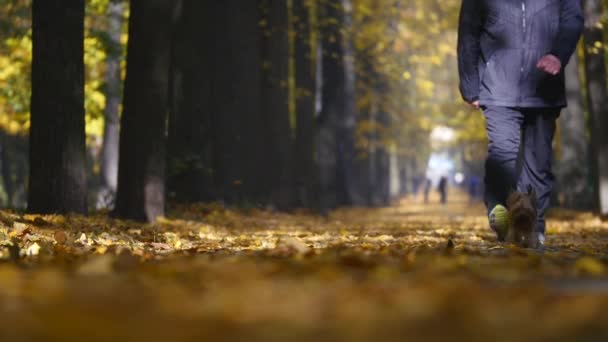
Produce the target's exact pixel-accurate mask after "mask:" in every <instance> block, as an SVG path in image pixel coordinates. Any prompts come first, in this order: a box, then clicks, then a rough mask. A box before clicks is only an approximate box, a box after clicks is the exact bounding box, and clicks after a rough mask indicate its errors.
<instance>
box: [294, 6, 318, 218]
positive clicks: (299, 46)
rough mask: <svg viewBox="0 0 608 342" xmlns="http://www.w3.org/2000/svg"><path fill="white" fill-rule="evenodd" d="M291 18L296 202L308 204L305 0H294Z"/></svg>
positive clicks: (310, 129)
mask: <svg viewBox="0 0 608 342" xmlns="http://www.w3.org/2000/svg"><path fill="white" fill-rule="evenodd" d="M293 6H294V7H293V13H294V15H293V17H294V26H295V33H296V38H295V42H294V45H295V46H294V54H295V68H296V71H295V77H296V139H295V154H294V155H295V156H296V161H295V163H294V165H295V180H296V189H297V193H298V204H299V205H301V206H303V207H310V206H312V204H313V202H314V201H315V200H316V199H315V198H314V197H315V195H314V194H315V193H316V191H315V189H314V187H315V185H314V184H315V183H316V181H315V179H316V176H315V175H316V171H315V170H316V168H315V162H314V135H315V132H314V130H315V124H314V120H315V104H316V96H315V95H316V92H315V87H316V74H317V71H316V70H315V69H316V56H315V51H314V45H313V42H312V33H313V32H312V29H313V28H312V25H311V8H310V6H309V5H308V3H307V2H306V1H294V4H293Z"/></svg>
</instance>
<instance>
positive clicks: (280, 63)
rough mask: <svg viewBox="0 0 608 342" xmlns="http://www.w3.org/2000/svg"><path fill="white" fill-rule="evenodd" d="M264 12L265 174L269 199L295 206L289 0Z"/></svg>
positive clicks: (283, 205) (272, 4)
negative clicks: (266, 142) (292, 165)
mask: <svg viewBox="0 0 608 342" xmlns="http://www.w3.org/2000/svg"><path fill="white" fill-rule="evenodd" d="M266 4H267V8H266V13H265V18H266V21H267V22H268V27H267V28H266V32H265V33H266V34H265V35H264V38H265V39H264V40H263V42H264V50H263V54H264V59H265V60H264V64H265V68H264V75H263V87H262V97H263V101H264V108H263V110H262V114H263V115H265V116H266V120H265V121H266V123H267V130H268V138H269V139H270V141H268V146H267V153H268V157H269V162H270V165H267V170H266V175H267V177H269V178H268V180H269V186H270V202H271V203H272V204H273V205H275V206H277V207H279V208H283V209H286V208H289V207H292V206H293V177H292V174H293V169H292V167H291V159H292V152H293V141H292V139H291V127H290V122H289V88H288V86H287V83H288V78H289V65H288V62H289V38H288V7H287V1H286V0H282V1H268V2H266Z"/></svg>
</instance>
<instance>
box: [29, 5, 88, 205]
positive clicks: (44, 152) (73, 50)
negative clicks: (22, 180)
mask: <svg viewBox="0 0 608 342" xmlns="http://www.w3.org/2000/svg"><path fill="white" fill-rule="evenodd" d="M32 26H33V28H32V43H33V53H32V57H33V59H32V98H31V112H32V114H31V126H30V177H29V188H28V210H29V211H30V212H33V213H42V214H46V213H69V212H75V213H80V214H86V213H87V182H86V171H85V170H86V165H85V164H86V161H85V160H86V157H85V153H86V152H85V132H84V58H83V55H84V51H83V49H84V0H35V1H34V2H33V6H32Z"/></svg>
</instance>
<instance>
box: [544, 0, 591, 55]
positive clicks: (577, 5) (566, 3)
mask: <svg viewBox="0 0 608 342" xmlns="http://www.w3.org/2000/svg"><path fill="white" fill-rule="evenodd" d="M560 6H561V10H560V18H559V31H558V34H557V38H556V39H555V41H554V42H553V49H551V54H552V55H554V56H556V57H557V58H559V60H560V61H561V62H562V67H565V66H566V64H568V61H569V60H570V57H571V56H572V54H573V53H574V50H575V49H576V45H577V44H578V40H579V38H580V36H581V33H582V31H583V24H584V17H583V10H582V8H581V1H580V0H561V4H560Z"/></svg>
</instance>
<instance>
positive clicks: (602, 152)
mask: <svg viewBox="0 0 608 342" xmlns="http://www.w3.org/2000/svg"><path fill="white" fill-rule="evenodd" d="M584 10H585V30H584V41H585V75H586V77H585V78H586V81H587V96H588V102H589V113H590V129H591V144H592V150H591V153H592V156H593V158H592V160H593V161H594V163H595V165H594V170H593V171H594V182H595V189H596V200H597V209H598V210H599V212H600V214H601V215H608V153H606V151H608V134H606V132H607V131H608V89H607V88H606V61H605V52H604V47H603V43H602V42H603V41H604V39H603V38H604V37H603V28H602V27H603V26H602V25H601V15H602V13H603V11H602V3H601V0H585V1H584ZM598 42H599V43H600V47H598V46H597V45H596V43H598Z"/></svg>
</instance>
